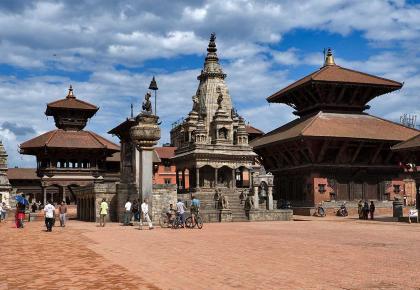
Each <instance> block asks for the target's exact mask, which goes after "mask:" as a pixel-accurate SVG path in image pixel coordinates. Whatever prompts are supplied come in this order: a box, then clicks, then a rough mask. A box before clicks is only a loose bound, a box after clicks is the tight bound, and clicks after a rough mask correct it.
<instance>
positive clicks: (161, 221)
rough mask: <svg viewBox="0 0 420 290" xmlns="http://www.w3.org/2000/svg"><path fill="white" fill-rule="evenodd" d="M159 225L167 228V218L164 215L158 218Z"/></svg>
mask: <svg viewBox="0 0 420 290" xmlns="http://www.w3.org/2000/svg"><path fill="white" fill-rule="evenodd" d="M159 225H160V227H161V228H168V219H167V218H166V217H163V216H161V217H160V219H159Z"/></svg>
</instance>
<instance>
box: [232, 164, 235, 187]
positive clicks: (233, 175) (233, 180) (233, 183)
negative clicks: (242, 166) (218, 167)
mask: <svg viewBox="0 0 420 290" xmlns="http://www.w3.org/2000/svg"><path fill="white" fill-rule="evenodd" d="M235 187H236V171H235V169H232V188H235Z"/></svg>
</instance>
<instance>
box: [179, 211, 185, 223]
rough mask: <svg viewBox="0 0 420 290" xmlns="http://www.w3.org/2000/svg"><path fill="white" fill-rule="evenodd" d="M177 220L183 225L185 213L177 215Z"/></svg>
mask: <svg viewBox="0 0 420 290" xmlns="http://www.w3.org/2000/svg"><path fill="white" fill-rule="evenodd" d="M178 215H179V219H180V220H181V223H182V224H185V212H184V213H178Z"/></svg>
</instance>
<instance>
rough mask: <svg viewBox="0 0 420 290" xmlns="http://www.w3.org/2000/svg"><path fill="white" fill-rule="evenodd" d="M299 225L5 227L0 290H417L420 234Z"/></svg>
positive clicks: (321, 222)
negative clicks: (191, 227)
mask: <svg viewBox="0 0 420 290" xmlns="http://www.w3.org/2000/svg"><path fill="white" fill-rule="evenodd" d="M302 219H303V220H302V221H293V222H260V223H223V224H205V225H204V228H203V229H202V230H197V229H195V230H184V229H181V230H171V229H160V228H157V229H155V230H152V231H149V230H142V231H140V230H138V229H136V228H135V227H122V226H120V225H118V224H108V225H107V226H106V227H105V228H99V227H97V226H96V225H95V224H93V223H85V222H78V221H70V222H69V223H68V226H67V227H66V228H59V227H55V228H54V230H53V232H52V233H46V232H44V231H43V224H42V223H41V222H32V223H28V224H27V225H26V227H25V228H24V229H23V230H17V229H15V228H12V227H11V224H12V223H11V222H9V223H7V224H0V245H1V252H2V253H1V257H2V258H1V261H2V269H1V271H0V289H47V288H45V285H52V286H51V287H49V288H48V289H157V288H160V289H420V276H419V270H418V266H416V264H418V262H416V261H419V260H420V243H419V240H420V225H418V224H412V225H408V224H402V223H394V222H390V220H389V219H384V220H383V221H373V222H372V221H359V220H357V219H354V218H345V219H339V218H333V217H329V218H328V217H327V218H325V219H314V218H308V217H302ZM18 272H19V274H18V275H17V273H18ZM47 283H48V284H47Z"/></svg>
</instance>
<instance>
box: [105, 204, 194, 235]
mask: <svg viewBox="0 0 420 290" xmlns="http://www.w3.org/2000/svg"><path fill="white" fill-rule="evenodd" d="M103 202H105V201H103ZM105 206H106V210H108V208H107V206H108V205H105V204H104V207H105ZM102 209H103V206H102V204H101V210H100V212H101V217H102ZM199 209H200V200H198V199H197V198H196V197H195V196H192V197H191V207H190V212H191V216H192V219H193V223H195V217H196V216H197V215H198V214H199ZM186 211H187V208H186V206H185V204H184V203H183V202H182V201H181V199H178V201H177V203H176V204H175V207H174V205H173V204H172V203H171V204H170V205H169V209H168V211H167V212H166V214H167V216H168V221H169V223H170V224H171V223H173V222H174V220H175V218H176V217H177V216H179V219H180V222H181V225H182V227H184V228H185V212H186ZM132 219H134V221H137V222H139V223H140V227H141V226H142V223H143V222H147V224H148V226H149V229H150V230H151V229H153V224H152V220H151V219H150V215H149V204H148V200H147V198H145V199H144V200H143V203H142V204H141V205H140V206H139V200H137V199H135V200H133V202H131V201H130V199H127V201H126V203H125V205H124V221H123V225H124V226H128V225H132V223H131V220H132ZM101 225H102V218H101ZM103 225H105V222H104V223H103Z"/></svg>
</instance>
